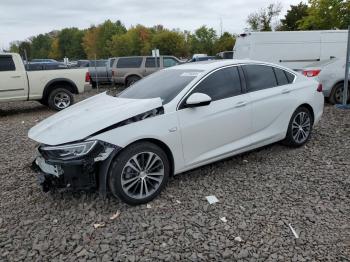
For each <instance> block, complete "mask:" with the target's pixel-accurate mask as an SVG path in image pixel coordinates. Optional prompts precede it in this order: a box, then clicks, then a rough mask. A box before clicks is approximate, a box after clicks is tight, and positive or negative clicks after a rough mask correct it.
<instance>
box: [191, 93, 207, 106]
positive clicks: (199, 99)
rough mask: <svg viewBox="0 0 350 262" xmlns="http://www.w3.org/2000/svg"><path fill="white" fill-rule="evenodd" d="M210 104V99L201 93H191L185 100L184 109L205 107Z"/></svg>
mask: <svg viewBox="0 0 350 262" xmlns="http://www.w3.org/2000/svg"><path fill="white" fill-rule="evenodd" d="M210 103H211V97H210V96H208V95H206V94H203V93H193V94H192V95H190V96H189V97H188V98H187V100H186V107H198V106H207V105H209V104H210Z"/></svg>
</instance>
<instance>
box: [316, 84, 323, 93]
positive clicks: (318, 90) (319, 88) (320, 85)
mask: <svg viewBox="0 0 350 262" xmlns="http://www.w3.org/2000/svg"><path fill="white" fill-rule="evenodd" d="M322 89H323V87H322V84H318V87H317V89H316V90H317V92H322Z"/></svg>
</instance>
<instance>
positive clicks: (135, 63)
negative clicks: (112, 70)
mask: <svg viewBox="0 0 350 262" xmlns="http://www.w3.org/2000/svg"><path fill="white" fill-rule="evenodd" d="M141 64H142V57H122V58H119V59H118V63H117V68H139V67H140V66H141Z"/></svg>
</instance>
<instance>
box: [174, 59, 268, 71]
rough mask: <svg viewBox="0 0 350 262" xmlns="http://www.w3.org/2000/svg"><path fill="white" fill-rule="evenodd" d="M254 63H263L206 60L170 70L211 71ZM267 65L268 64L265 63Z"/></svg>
mask: <svg viewBox="0 0 350 262" xmlns="http://www.w3.org/2000/svg"><path fill="white" fill-rule="evenodd" d="M255 63H264V62H259V61H253V60H236V59H220V60H207V61H200V62H192V63H185V64H181V65H177V66H174V67H171V68H174V69H191V70H196V69H197V70H205V71H207V70H213V69H216V68H220V67H223V66H228V65H237V64H255ZM266 64H269V63H266Z"/></svg>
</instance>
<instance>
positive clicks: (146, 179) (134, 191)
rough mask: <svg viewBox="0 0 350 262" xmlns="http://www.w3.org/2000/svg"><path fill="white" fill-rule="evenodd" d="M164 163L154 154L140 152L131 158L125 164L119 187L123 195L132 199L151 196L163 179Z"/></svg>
mask: <svg viewBox="0 0 350 262" xmlns="http://www.w3.org/2000/svg"><path fill="white" fill-rule="evenodd" d="M164 172H165V171H164V163H163V161H162V159H161V158H160V157H159V156H158V155H157V154H155V153H152V152H142V153H139V154H136V155H134V156H133V157H131V158H130V159H129V160H128V161H127V163H126V164H125V166H124V168H123V171H122V175H121V185H122V188H123V191H124V192H125V194H127V195H128V196H129V197H131V198H134V199H143V198H147V197H149V196H151V195H152V194H153V193H154V192H155V191H157V189H158V188H159V187H160V185H161V184H162V181H163V179H164Z"/></svg>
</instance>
